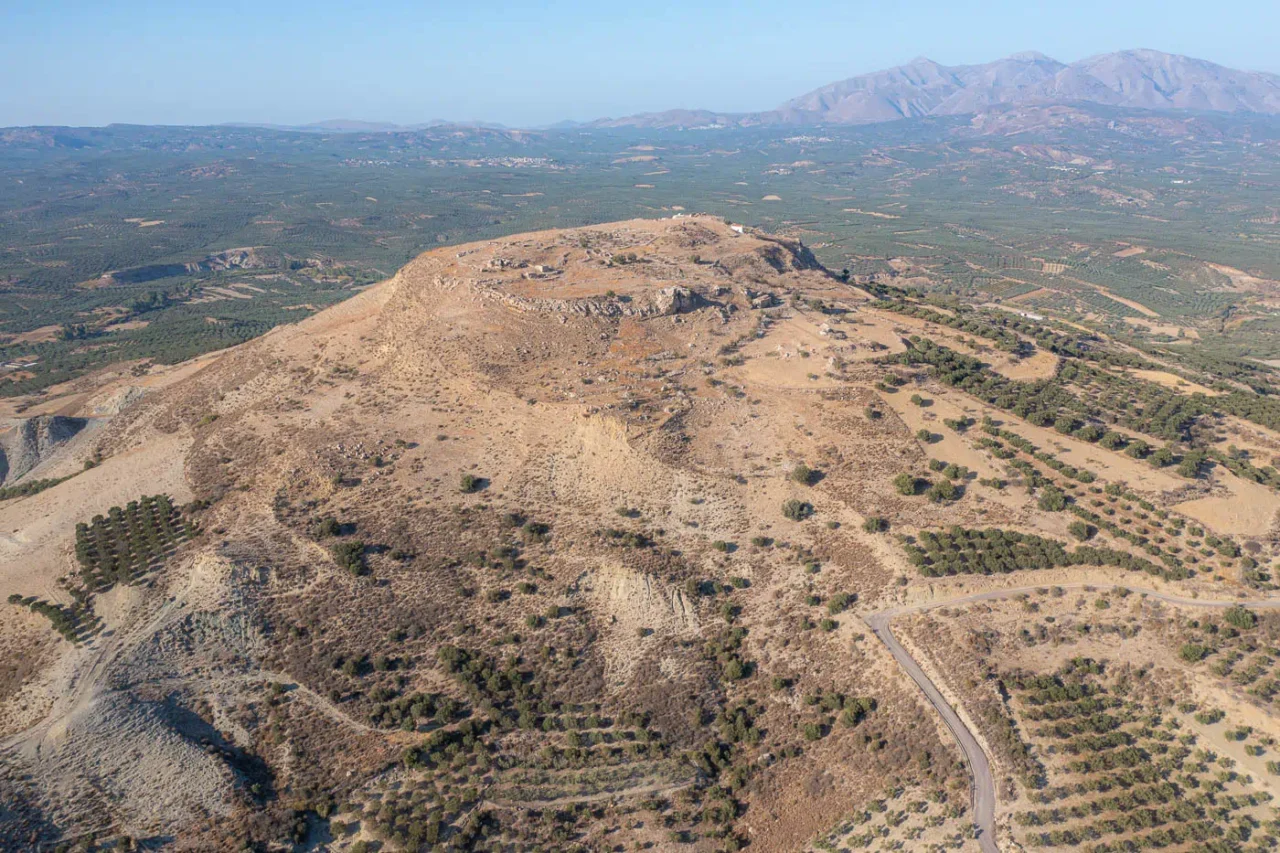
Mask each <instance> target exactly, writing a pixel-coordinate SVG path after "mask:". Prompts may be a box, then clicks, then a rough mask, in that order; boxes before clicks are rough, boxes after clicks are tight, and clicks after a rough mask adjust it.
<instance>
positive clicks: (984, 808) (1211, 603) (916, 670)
mask: <svg viewBox="0 0 1280 853" xmlns="http://www.w3.org/2000/svg"><path fill="white" fill-rule="evenodd" d="M1056 586H1057V587H1058V588H1059V589H1083V588H1085V587H1088V588H1090V589H1119V588H1124V589H1128V590H1129V591H1131V592H1133V593H1135V594H1137V595H1142V596H1146V597H1147V598H1154V599H1156V600H1158V601H1163V602H1166V603H1168V604H1179V605H1185V606H1192V607H1215V608H1227V607H1234V606H1235V605H1237V604H1239V605H1243V606H1246V607H1251V608H1254V609H1265V610H1280V599H1258V600H1252V601H1251V600H1249V599H1234V600H1225V599H1200V598H1185V597H1183V596H1178V595H1169V594H1167V593H1163V592H1157V591H1156V590H1153V589H1141V588H1138V587H1132V586H1128V585H1126V584H1105V583H1102V584H1099V583H1093V584H1086V583H1077V584H1057V585H1056ZM1042 589H1044V585H1043V584H1041V585H1037V586H1023V587H1015V588H1013V589H995V590H990V591H988V592H978V593H973V594H971V595H960V596H956V597H955V598H948V599H943V600H941V601H931V602H928V603H925V604H914V605H905V606H902V607H892V608H889V609H886V610H881V611H879V612H878V613H871V614H868V615H866V616H864V617H863V621H864V622H866V623H867V626H868V627H869V628H870V629H871V631H872V633H874V634H875V635H876V636H877V637H879V638H880V641H881V642H882V643H884V644H885V647H886V648H888V649H889V653H890V654H892V655H893V657H894V660H896V661H897V662H898V664H899V666H901V667H902V669H903V670H904V671H905V672H906V673H907V675H909V676H911V680H912V681H914V682H915V683H916V684H917V685H918V686H919V688H920V690H921V691H922V692H923V693H924V695H925V698H926V699H928V700H929V704H930V705H932V706H933V707H934V709H935V710H936V711H937V712H938V715H939V716H940V717H942V721H943V722H944V723H946V724H947V728H948V729H950V730H951V733H952V734H953V735H954V736H955V739H956V741H957V742H958V743H959V744H960V751H961V752H963V753H964V758H965V762H966V763H967V764H968V765H969V775H970V777H971V784H972V789H971V791H970V800H971V804H972V807H973V822H974V824H975V825H976V826H977V827H978V846H979V847H980V848H982V851H983V853H1000V848H999V846H998V845H997V844H996V785H995V779H993V778H992V776H991V762H990V761H989V760H988V759H987V754H986V753H985V752H983V751H982V747H981V746H980V745H979V744H978V739H977V738H975V737H974V736H973V732H971V731H969V727H968V726H966V725H965V724H964V721H963V720H961V719H960V715H959V714H957V713H956V710H955V708H953V707H951V704H950V703H949V702H947V700H946V699H944V698H943V696H942V694H941V693H940V692H939V691H938V688H937V686H936V685H935V684H934V683H933V681H932V680H931V679H930V678H929V676H927V675H925V673H924V670H923V669H921V668H920V665H919V664H918V663H916V661H915V659H914V658H912V657H911V655H910V654H909V653H908V652H907V650H906V649H904V648H903V647H902V644H901V643H899V642H898V640H897V638H896V637H894V636H893V630H892V629H891V628H890V623H891V622H892V621H893V619H894V617H896V616H901V615H902V614H904V613H919V612H921V611H924V610H932V609H933V608H935V607H948V606H954V605H957V604H969V603H972V602H975V601H995V600H998V599H1001V598H1010V597H1012V596H1015V595H1020V594H1023V593H1031V592H1036V591H1038V590H1042Z"/></svg>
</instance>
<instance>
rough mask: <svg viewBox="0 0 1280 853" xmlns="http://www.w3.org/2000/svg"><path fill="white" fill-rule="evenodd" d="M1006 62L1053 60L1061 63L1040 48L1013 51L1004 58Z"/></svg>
mask: <svg viewBox="0 0 1280 853" xmlns="http://www.w3.org/2000/svg"><path fill="white" fill-rule="evenodd" d="M1004 61H1005V62H1053V63H1056V64H1061V63H1059V62H1058V60H1056V59H1054V58H1053V57H1052V56H1047V55H1045V54H1043V53H1041V52H1040V51H1038V50H1023V51H1019V52H1018V53H1011V54H1009V55H1008V56H1006V57H1005V58H1004Z"/></svg>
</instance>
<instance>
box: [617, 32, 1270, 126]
mask: <svg viewBox="0 0 1280 853" xmlns="http://www.w3.org/2000/svg"><path fill="white" fill-rule="evenodd" d="M1057 103H1095V104H1104V105H1107V106H1114V107H1125V108H1130V109H1149V110H1205V111H1213V112H1228V113H1235V112H1250V113H1266V114H1280V75H1276V74H1267V73H1263V72H1256V71H1238V70H1235V69H1231V68H1227V67H1225V66H1222V65H1217V64H1215V63H1212V62H1208V61H1206V60H1203V59H1194V58H1192V57H1188V56H1179V55H1177V54H1170V53H1161V52H1160V51H1156V50H1125V51H1120V52H1118V53H1108V54H1102V55H1099V56H1092V57H1089V58H1088V59H1082V60H1080V61H1079V62H1073V63H1071V64H1069V65H1068V64H1066V63H1062V62H1059V61H1058V60H1056V59H1053V58H1051V57H1048V56H1045V55H1044V54H1042V53H1035V52H1026V53H1015V54H1013V55H1012V56H1007V57H1005V58H1004V59H998V60H996V61H995V62H988V63H985V64H981V65H954V66H945V65H940V64H938V63H937V62H934V61H933V60H931V59H927V58H924V57H921V58H918V59H915V60H912V61H911V62H909V63H907V64H906V65H900V66H897V67H896V68H889V69H886V70H884V71H875V72H872V73H870V74H862V75H859V76H857V77H850V78H849V79H847V80H841V81H839V82H837V83H831V84H829V85H827V86H823V87H821V88H819V89H815V90H813V91H812V92H809V93H807V94H804V95H801V96H800V97H798V98H794V99H792V100H790V101H787V102H786V103H784V104H782V105H781V106H779V107H778V108H776V109H774V110H769V111H766V112H758V113H716V112H712V111H709V110H669V111H666V112H661V113H645V114H642V115H637V116H630V117H627V118H621V119H602V120H600V121H597V122H593V123H592V124H593V126H596V127H713V126H726V127H750V126H764V125H818V124H872V123H875V122H882V121H896V120H899V119H904V118H918V117H922V116H942V115H966V114H969V113H976V112H981V111H982V110H984V109H987V108H990V107H997V106H1007V105H1032V104H1036V105H1044V104H1057Z"/></svg>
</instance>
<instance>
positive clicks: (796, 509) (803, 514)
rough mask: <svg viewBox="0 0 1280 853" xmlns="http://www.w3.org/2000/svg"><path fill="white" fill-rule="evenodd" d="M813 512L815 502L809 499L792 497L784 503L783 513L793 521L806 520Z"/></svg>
mask: <svg viewBox="0 0 1280 853" xmlns="http://www.w3.org/2000/svg"><path fill="white" fill-rule="evenodd" d="M813 513H814V509H813V504H811V503H809V502H808V501H801V500H796V499H795V498H791V499H789V500H786V501H783V503H782V514H783V515H784V516H786V517H787V518H789V519H791V520H792V521H804V520H805V519H806V518H808V517H809V516H811V515H813Z"/></svg>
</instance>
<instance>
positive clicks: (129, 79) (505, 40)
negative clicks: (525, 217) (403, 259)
mask: <svg viewBox="0 0 1280 853" xmlns="http://www.w3.org/2000/svg"><path fill="white" fill-rule="evenodd" d="M1278 34H1280V2H1278V0H1215V2H1214V3H1212V4H1205V3H1203V2H1200V0H1162V2H1150V0H1108V1H1107V2H1095V0H1076V1H1075V2H1072V3H1069V4H1066V3H1063V4H1057V3H1055V4H1049V3H1041V2H1037V0H1019V2H1006V0H986V2H970V1H969V0H952V2H937V1H936V0H915V2H912V3H896V2H887V0H885V2H859V0H787V2H777V0H774V2H769V3H765V2H758V1H757V0H745V2H736V3H735V2H727V0H726V2H720V3H710V2H706V0H685V1H684V2H665V0H650V2H631V3H625V4H615V3H610V2H605V0H600V2H581V1H580V0H540V2H535V0H513V2H506V3H492V2H485V0H471V1H470V2H456V3H442V2H433V0H418V1H417V2H407V0H386V1H385V2H380V0H365V2H362V3H354V2H340V1H339V0H310V2H294V0H289V1H288V2H273V0H256V2H246V0H222V1H221V2H218V3H196V2H192V1H191V0H163V1H162V0H36V2H28V0H21V2H19V0H0V126H10V127H11V126H19V125H34V124H40V125H103V124H109V123H112V122H125V123H137V124H219V123H223V122H260V123H275V124H286V125H296V124H305V123H308V122H313V121H322V120H326V119H336V118H343V119H359V120H367V121H389V122H396V123H400V124H412V123H416V122H423V121H429V120H432V119H441V118H443V119H450V120H457V121H469V120H486V121H496V122H502V123H504V124H508V125H511V126H522V127H532V126H538V125H543V124H549V123H552V122H555V121H559V120H563V119H573V120H579V121H582V120H590V119H594V118H601V117H604V116H614V117H616V116H623V115H631V114H634V113H637V112H645V111H657V110H664V109H672V108H706V109H714V110H718V111H725V112H745V111H752V110H764V109H771V108H773V107H775V106H777V105H779V104H780V103H782V102H783V101H786V100H788V99H790V98H792V97H795V96H798V95H801V94H803V93H805V92H807V91H810V90H812V89H815V88H817V87H819V86H822V85H824V84H826V83H830V82H834V81H836V80H841V79H844V78H846V77H851V76H854V75H856V74H861V73H865V72H868V71H875V70H878V69H881V68H887V67H890V66H893V65H899V64H902V63H904V62H909V61H910V60H912V59H913V58H915V57H917V56H927V57H929V58H931V59H934V60H936V61H938V62H940V63H942V64H944V65H957V64H964V63H975V62H987V61H990V60H993V59H997V58H999V57H1001V56H1006V55H1008V54H1010V53H1015V52H1018V51H1024V50H1038V51H1041V52H1042V53H1047V54H1048V55H1050V56H1052V57H1054V58H1056V59H1059V60H1062V61H1064V62H1071V61H1073V60H1076V59H1081V58H1084V57H1086V56H1091V55H1094V54H1098V53H1106V52H1110V51H1114V50H1123V49H1126V48H1136V47H1146V48H1154V49H1156V50H1164V51H1168V52H1170V53H1184V54H1188V55H1190V56H1196V57H1199V58H1202V59H1208V60H1211V61H1213V62H1218V63H1220V64H1223V65H1227V66H1230V67H1233V68H1242V69H1247V70H1252V71H1270V72H1273V73H1280V50H1277V49H1276V47H1275V42H1276V36H1277V35H1278Z"/></svg>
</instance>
